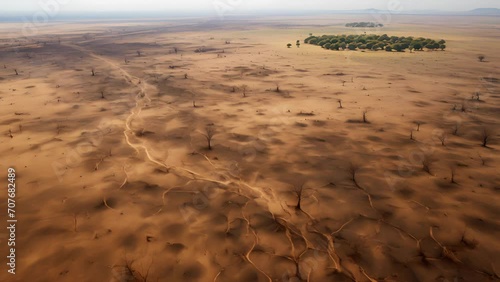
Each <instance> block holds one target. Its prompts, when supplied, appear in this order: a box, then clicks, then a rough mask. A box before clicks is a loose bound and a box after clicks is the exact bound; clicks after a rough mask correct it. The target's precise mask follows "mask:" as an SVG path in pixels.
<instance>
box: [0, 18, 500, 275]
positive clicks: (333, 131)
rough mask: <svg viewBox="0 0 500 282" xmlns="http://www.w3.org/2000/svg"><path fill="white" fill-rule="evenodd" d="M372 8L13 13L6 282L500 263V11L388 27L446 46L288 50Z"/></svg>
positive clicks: (4, 71) (489, 271)
mask: <svg viewBox="0 0 500 282" xmlns="http://www.w3.org/2000/svg"><path fill="white" fill-rule="evenodd" d="M365 20H368V21H372V20H373V19H372V18H370V17H369V16H339V17H335V18H334V19H333V18H332V17H310V18H298V17H297V18H273V19H271V18H262V19H258V20H257V19H249V20H239V21H236V20H225V21H217V20H213V21H206V20H185V21H176V22H168V21H156V22H155V21H148V22H144V23H141V22H133V23H124V22H102V23H97V22H87V23H53V24H49V25H47V26H44V27H42V28H40V31H39V33H38V34H37V35H35V36H33V37H30V38H20V37H19V38H17V37H16V36H17V35H15V34H14V33H13V32H12V31H13V30H16V29H19V28H20V26H19V25H18V24H2V25H0V35H1V36H0V38H2V39H1V40H0V121H1V122H0V132H1V133H2V134H1V136H0V154H1V156H2V162H1V163H0V171H3V172H5V175H6V174H7V173H6V171H7V168H8V167H14V168H15V169H16V170H17V191H18V194H17V215H18V220H19V222H18V228H17V258H18V260H17V269H16V272H17V274H16V275H15V276H12V275H9V274H8V273H7V272H6V266H5V264H4V263H2V267H1V269H2V271H1V272H0V281H89V282H90V281H92V282H94V281H287V282H288V281H497V280H498V279H500V277H499V275H500V260H499V257H500V241H499V240H498V238H500V219H499V214H500V207H499V206H498V202H499V200H500V196H499V189H500V175H499V173H498V171H499V162H500V154H499V151H498V150H500V145H499V144H498V142H499V139H498V134H499V130H500V129H499V126H498V124H499V121H500V88H499V86H500V84H499V83H500V82H499V79H500V75H499V66H500V65H499V64H498V62H499V61H500V54H499V53H498V52H497V50H498V49H499V48H500V41H499V38H500V23H499V22H498V18H489V17H484V18H476V17H466V18H460V17H443V18H432V17H425V16H419V17H417V16H393V17H392V18H391V19H390V21H389V22H384V24H385V25H386V27H384V28H383V29H382V30H376V31H373V32H375V33H379V34H382V33H387V34H389V35H398V36H401V35H406V36H424V37H429V38H434V39H438V40H439V39H441V38H444V39H446V40H447V46H448V48H447V50H446V51H444V52H442V51H434V52H427V51H424V52H414V53H409V52H405V53H387V52H381V51H379V52H349V51H345V52H334V51H326V50H323V49H321V48H319V47H317V46H312V45H306V44H303V45H302V46H301V47H300V48H296V47H295V46H293V48H290V49H288V48H286V44H287V43H292V44H294V43H295V41H296V40H298V39H300V40H303V39H304V38H306V37H307V36H308V34H309V33H314V34H315V35H321V34H339V33H340V34H342V33H345V34H349V33H359V32H363V31H364V30H362V29H361V30H360V29H352V28H345V27H343V24H344V23H345V22H351V21H365ZM368 32H370V31H368ZM226 41H229V42H228V43H230V44H226ZM174 48H177V53H176V52H175V51H174ZM199 48H202V50H203V52H198V53H197V52H195V50H197V49H199ZM137 51H140V53H141V55H140V56H138V53H137ZM478 54H484V55H486V62H483V63H480V62H479V61H478V60H477V55H478ZM92 69H94V74H95V75H94V76H93V75H92ZM14 70H17V71H18V74H19V75H16V74H15V71H14ZM278 87H279V91H278V90H277V88H278ZM476 92H479V93H481V94H480V96H479V100H478V99H477V97H474V98H473V95H474V93H476ZM339 100H341V101H342V106H343V107H342V108H339V102H338V101H339ZM193 105H194V106H193ZM364 112H366V117H367V122H366V123H364V122H363V121H362V116H363V113H364ZM417 124H420V125H417ZM418 127H419V128H418ZM207 128H211V130H214V131H215V135H214V136H213V139H212V144H211V145H212V147H213V149H212V150H208V149H207V140H206V138H205V136H204V134H206V129H207ZM417 128H418V130H417ZM9 130H10V133H9ZM484 131H486V132H488V135H489V137H490V139H489V140H490V142H489V143H488V147H482V146H481V144H482V134H483V132H484ZM411 135H413V140H412V139H411V138H410V136H411ZM425 166H427V167H428V169H425ZM426 170H427V171H426ZM452 175H453V179H452ZM4 179H5V178H4ZM2 183H6V182H5V180H3V181H2ZM2 185H3V184H2ZM6 196H7V195H6V192H5V193H1V194H0V200H1V201H0V203H1V205H0V207H1V209H0V210H2V212H3V211H5V209H6V202H7V200H6ZM2 218H4V215H3V214H2ZM0 230H2V231H0V238H1V239H0V253H1V257H5V256H6V255H7V253H8V252H7V242H6V239H7V236H8V234H7V233H6V231H5V229H4V228H1V229H0ZM4 254H5V255H4ZM2 261H3V260H2Z"/></svg>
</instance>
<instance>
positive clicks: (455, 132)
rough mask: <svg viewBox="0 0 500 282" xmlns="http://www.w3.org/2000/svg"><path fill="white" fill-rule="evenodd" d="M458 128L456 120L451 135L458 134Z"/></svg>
mask: <svg viewBox="0 0 500 282" xmlns="http://www.w3.org/2000/svg"><path fill="white" fill-rule="evenodd" d="M459 129H460V124H459V123H458V122H457V123H455V126H454V127H453V135H455V136H458V130H459Z"/></svg>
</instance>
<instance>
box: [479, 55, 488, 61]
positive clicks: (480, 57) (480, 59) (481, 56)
mask: <svg viewBox="0 0 500 282" xmlns="http://www.w3.org/2000/svg"><path fill="white" fill-rule="evenodd" d="M485 58H486V56H484V55H478V56H477V59H478V60H479V61H480V62H484V59H485Z"/></svg>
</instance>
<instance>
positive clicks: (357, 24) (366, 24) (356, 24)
mask: <svg viewBox="0 0 500 282" xmlns="http://www.w3.org/2000/svg"><path fill="white" fill-rule="evenodd" d="M345 26H346V27H383V26H384V25H383V24H381V23H374V22H354V23H346V24H345Z"/></svg>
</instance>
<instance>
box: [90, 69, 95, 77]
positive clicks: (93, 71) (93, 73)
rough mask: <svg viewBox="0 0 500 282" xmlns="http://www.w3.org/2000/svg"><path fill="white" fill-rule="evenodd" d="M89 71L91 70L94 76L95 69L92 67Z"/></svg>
mask: <svg viewBox="0 0 500 282" xmlns="http://www.w3.org/2000/svg"><path fill="white" fill-rule="evenodd" d="M91 72H92V76H95V70H94V68H92V70H91Z"/></svg>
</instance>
